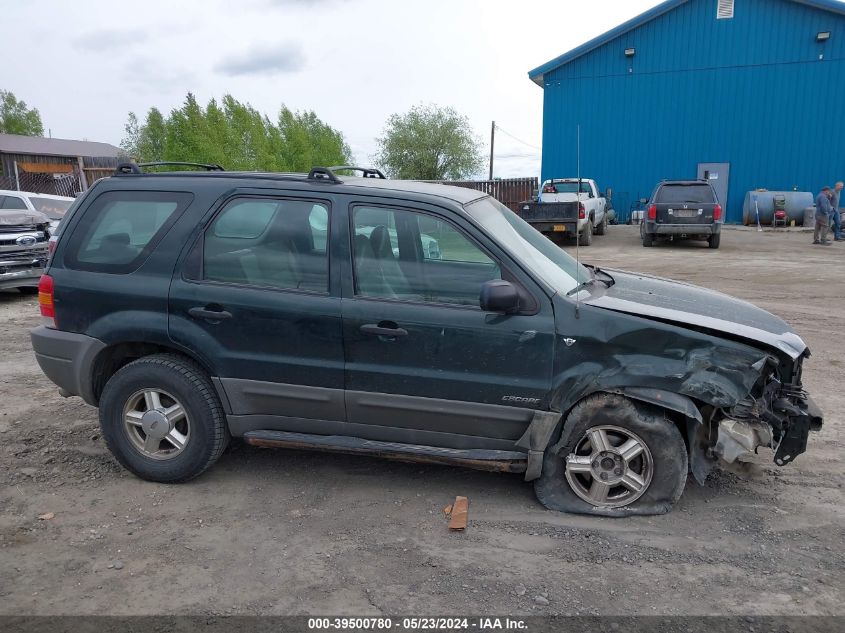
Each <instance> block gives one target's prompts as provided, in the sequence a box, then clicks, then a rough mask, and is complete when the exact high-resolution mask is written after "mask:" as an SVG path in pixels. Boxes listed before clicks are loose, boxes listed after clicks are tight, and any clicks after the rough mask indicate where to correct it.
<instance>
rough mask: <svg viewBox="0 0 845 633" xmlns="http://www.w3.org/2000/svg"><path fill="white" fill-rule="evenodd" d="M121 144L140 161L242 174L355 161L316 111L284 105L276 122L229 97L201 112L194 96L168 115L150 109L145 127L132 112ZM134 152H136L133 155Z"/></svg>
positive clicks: (347, 148)
mask: <svg viewBox="0 0 845 633" xmlns="http://www.w3.org/2000/svg"><path fill="white" fill-rule="evenodd" d="M125 129H126V137H125V138H124V140H123V143H121V147H123V148H124V149H125V150H126V151H127V152H129V153H130V154H131V155H132V156H133V157H134V158H136V159H138V160H139V161H141V162H151V161H158V160H170V161H186V162H194V163H218V164H220V165H223V166H224V167H225V168H226V169H231V170H242V171H256V170H260V171H308V170H310V169H311V168H312V167H314V166H315V165H323V166H329V165H337V164H341V163H347V162H349V161H350V160H351V152H350V151H349V146H348V145H347V144H346V141H345V140H344V138H343V134H341V133H340V132H339V131H337V130H335V129H334V128H332V127H331V126H329V125H327V124H326V123H324V122H323V121H321V120H320V119H319V118H318V117H317V115H316V114H315V113H314V112H310V111H306V112H301V113H300V112H292V111H291V110H289V109H288V108H286V107H285V106H282V108H281V111H280V113H279V118H278V123H277V124H274V123H273V122H271V121H270V119H269V118H267V116H265V115H263V114H261V113H260V112H259V111H258V110H256V109H255V108H253V107H252V106H251V105H249V104H248V103H241V102H239V101H238V100H237V99H235V98H234V97H232V96H231V95H224V96H223V99H222V100H221V101H220V102H219V103H218V102H217V101H216V100H215V99H212V100H211V101H209V102H208V105H207V106H206V107H205V108H203V107H202V106H200V104H199V103H197V100H196V98H195V97H194V95H192V94H191V93H188V95H187V96H186V98H185V101H184V103H183V104H182V106H181V107H180V108H178V109H175V110H173V111H171V112H170V114H169V115H168V116H167V117H165V116H163V115H162V113H161V112H160V111H159V110H157V109H156V108H151V109H150V111H149V112H148V114H147V118H146V120H145V121H144V123H143V125H140V124H139V123H138V117H137V116H136V115H135V114H134V113H132V112H130V113H129V119H128V122H127V124H126V127H125ZM132 150H134V153H132Z"/></svg>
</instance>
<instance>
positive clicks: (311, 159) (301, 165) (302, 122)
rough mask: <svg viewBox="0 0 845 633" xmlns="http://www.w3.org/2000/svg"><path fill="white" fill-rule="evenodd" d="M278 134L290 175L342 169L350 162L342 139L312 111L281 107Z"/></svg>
mask: <svg viewBox="0 0 845 633" xmlns="http://www.w3.org/2000/svg"><path fill="white" fill-rule="evenodd" d="M279 132H280V133H281V138H282V144H283V147H284V148H285V162H286V163H287V165H288V168H289V169H291V170H292V171H308V170H310V169H311V168H312V167H314V166H316V165H320V166H323V167H331V166H333V165H346V164H348V163H350V162H351V161H352V152H351V151H350V149H349V146H348V145H347V144H346V141H345V140H344V138H343V135H342V134H341V133H340V132H338V131H337V130H335V129H334V128H332V127H331V126H329V125H326V124H325V123H323V122H322V121H321V120H320V119H319V118H318V117H317V115H316V114H315V113H314V112H312V111H306V112H293V111H291V110H290V109H288V108H286V107H285V106H282V110H281V112H279Z"/></svg>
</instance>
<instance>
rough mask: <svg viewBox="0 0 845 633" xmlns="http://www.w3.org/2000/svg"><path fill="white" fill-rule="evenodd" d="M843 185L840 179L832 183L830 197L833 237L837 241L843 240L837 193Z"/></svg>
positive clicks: (840, 191)
mask: <svg viewBox="0 0 845 633" xmlns="http://www.w3.org/2000/svg"><path fill="white" fill-rule="evenodd" d="M843 186H845V185H843V183H842V181H841V180H840V181H839V182H837V183H836V184H835V185H833V196H832V197H831V199H830V206H831V207H833V239H835V240H836V241H837V242H841V241H843V240H845V238H843V237H842V212H841V211H840V210H839V194H840V193H842V187H843Z"/></svg>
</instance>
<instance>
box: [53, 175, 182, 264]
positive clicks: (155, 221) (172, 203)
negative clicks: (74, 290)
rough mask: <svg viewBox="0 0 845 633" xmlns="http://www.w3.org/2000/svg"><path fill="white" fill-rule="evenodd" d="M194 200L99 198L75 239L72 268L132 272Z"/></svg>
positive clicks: (140, 194) (142, 195)
mask: <svg viewBox="0 0 845 633" xmlns="http://www.w3.org/2000/svg"><path fill="white" fill-rule="evenodd" d="M192 199H193V196H192V195H191V194H189V193H182V192H157V191H110V192H106V193H103V194H101V195H100V196H98V197H97V198H96V199H95V200H94V201H93V202H92V203H91V206H89V207H88V208H87V209H86V210H85V212H84V215H83V216H82V220H81V221H80V224H79V225H78V226H77V227H76V228H75V229H74V231H73V234H72V236H71V240H70V243H69V244H68V250H67V253H66V258H67V262H68V265H69V266H70V267H71V268H78V269H82V270H100V271H103V272H115V273H127V272H131V271H132V270H135V269H136V268H137V267H138V266H140V265H141V263H143V261H144V260H145V259H146V257H147V256H148V255H149V254H150V253H151V252H152V250H153V249H154V248H155V247H156V245H157V244H158V242H159V241H160V240H161V238H162V237H164V234H165V233H166V232H167V230H168V229H169V228H170V226H172V224H173V222H175V221H176V218H178V216H179V215H180V214H181V213H182V211H184V210H185V208H187V206H188V204H190V202H191V200H192Z"/></svg>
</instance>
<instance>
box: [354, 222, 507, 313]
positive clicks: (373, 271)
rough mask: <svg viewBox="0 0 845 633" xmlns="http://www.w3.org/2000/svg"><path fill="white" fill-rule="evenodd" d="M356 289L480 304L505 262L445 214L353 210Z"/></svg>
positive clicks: (373, 293) (405, 297) (386, 295)
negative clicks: (484, 288) (483, 292)
mask: <svg viewBox="0 0 845 633" xmlns="http://www.w3.org/2000/svg"><path fill="white" fill-rule="evenodd" d="M352 224H353V231H352V235H353V238H352V239H353V249H352V250H353V260H354V270H355V293H356V294H357V295H359V296H366V297H380V298H384V299H403V300H409V301H423V302H431V303H448V304H457V305H468V306H478V300H479V294H480V293H481V286H482V284H483V283H484V282H486V281H490V280H491V279H500V278H501V271H500V267H499V265H498V264H497V263H496V262H495V261H494V260H493V259H491V258H490V257H489V256H488V255H487V254H486V253H485V252H484V251H483V250H481V248H479V247H478V245H476V244H475V243H474V242H473V241H472V240H471V239H470V238H469V237H468V236H466V235H465V234H464V233H463V232H462V231H461V230H459V229H458V228H457V227H455V226H454V225H452V224H451V223H449V222H447V221H446V220H443V219H441V218H438V217H435V216H432V215H429V214H426V213H422V212H415V211H408V210H404V209H389V208H382V207H366V206H360V207H356V208H355V209H354V210H353V214H352Z"/></svg>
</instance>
